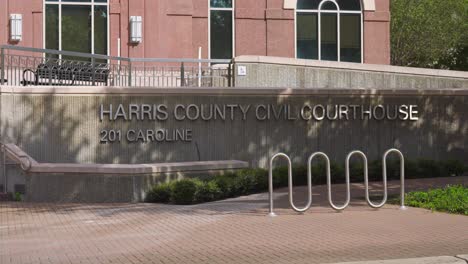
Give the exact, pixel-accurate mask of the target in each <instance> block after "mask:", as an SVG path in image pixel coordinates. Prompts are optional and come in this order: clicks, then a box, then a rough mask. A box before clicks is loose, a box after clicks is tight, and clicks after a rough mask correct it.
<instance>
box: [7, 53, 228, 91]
mask: <svg viewBox="0 0 468 264" xmlns="http://www.w3.org/2000/svg"><path fill="white" fill-rule="evenodd" d="M232 72H233V67H232V61H231V60H214V59H213V60H208V59H163V58H124V57H113V56H104V55H94V54H87V53H80V52H70V51H58V50H49V49H36V48H28V47H18V46H11V45H4V46H1V54H0V84H1V85H8V86H20V85H23V86H29V85H32V86H40V85H48V86H50V85H61V86H68V85H75V86H130V87H182V86H187V87H231V86H233V78H232V76H233V74H232Z"/></svg>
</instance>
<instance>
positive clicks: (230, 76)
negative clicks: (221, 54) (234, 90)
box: [228, 61, 232, 87]
mask: <svg viewBox="0 0 468 264" xmlns="http://www.w3.org/2000/svg"><path fill="white" fill-rule="evenodd" d="M231 65H232V61H231V63H229V64H228V87H231V85H232V82H231V81H232V80H231V78H232V73H231V71H232V66H231Z"/></svg>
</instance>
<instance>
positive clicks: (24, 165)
mask: <svg viewBox="0 0 468 264" xmlns="http://www.w3.org/2000/svg"><path fill="white" fill-rule="evenodd" d="M0 144H1V145H2V151H4V153H5V154H8V156H9V157H10V158H11V159H13V160H14V161H16V162H17V163H19V164H20V166H21V169H22V170H24V171H26V172H27V171H29V170H31V167H32V164H33V162H32V161H31V158H30V157H29V156H28V155H27V154H18V153H16V152H14V151H13V150H11V149H10V148H9V147H8V146H7V145H6V144H3V143H0Z"/></svg>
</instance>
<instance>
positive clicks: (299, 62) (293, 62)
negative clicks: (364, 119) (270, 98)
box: [234, 55, 468, 80]
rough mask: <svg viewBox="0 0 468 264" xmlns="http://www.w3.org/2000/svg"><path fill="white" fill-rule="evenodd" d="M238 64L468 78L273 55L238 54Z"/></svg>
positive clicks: (464, 74) (466, 74)
mask: <svg viewBox="0 0 468 264" xmlns="http://www.w3.org/2000/svg"><path fill="white" fill-rule="evenodd" d="M234 62H235V63H237V64H242V63H262V64H277V65H289V66H303V67H316V68H332V69H343V70H352V71H356V70H357V71H370V72H386V73H397V74H408V75H423V76H432V77H450V78H461V79H466V80H468V72H464V71H449V70H437V69H424V68H413V67H402V66H392V65H383V64H366V63H352V62H336V61H319V60H305V59H294V58H286V57H271V56H248V55H243V56H238V57H236V58H235V59H234Z"/></svg>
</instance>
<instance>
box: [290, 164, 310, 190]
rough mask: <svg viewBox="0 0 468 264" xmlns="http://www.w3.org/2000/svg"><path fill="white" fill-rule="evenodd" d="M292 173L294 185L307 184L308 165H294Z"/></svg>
mask: <svg viewBox="0 0 468 264" xmlns="http://www.w3.org/2000/svg"><path fill="white" fill-rule="evenodd" d="M292 175H293V183H294V186H301V185H307V166H303V165H297V164H295V165H293V168H292Z"/></svg>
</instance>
